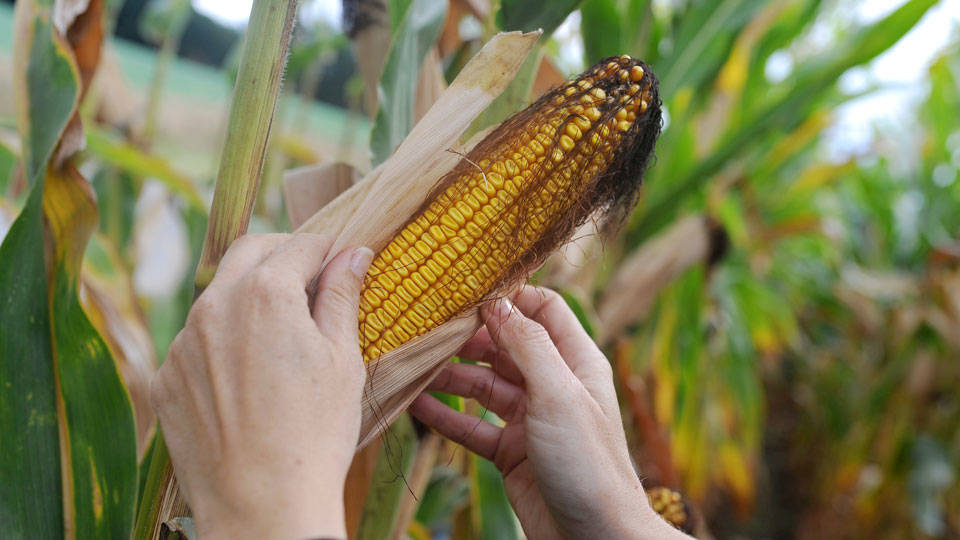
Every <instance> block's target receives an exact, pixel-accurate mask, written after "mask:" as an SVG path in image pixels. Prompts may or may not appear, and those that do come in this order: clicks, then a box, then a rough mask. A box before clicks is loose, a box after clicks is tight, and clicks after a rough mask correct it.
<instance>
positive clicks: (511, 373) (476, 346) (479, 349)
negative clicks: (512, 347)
mask: <svg viewBox="0 0 960 540" xmlns="http://www.w3.org/2000/svg"><path fill="white" fill-rule="evenodd" d="M457 356H458V357H460V358H463V359H466V360H472V361H474V362H483V363H486V364H490V366H491V367H493V370H494V371H496V372H497V373H499V374H500V375H502V376H503V377H504V378H506V379H507V380H508V381H510V382H512V383H513V384H516V385H518V386H522V385H523V375H522V374H521V373H520V370H519V369H517V365H516V364H514V363H513V360H511V359H510V355H509V354H507V353H506V351H503V350H501V349H500V346H499V345H497V344H496V343H494V341H493V339H491V338H490V332H489V331H488V330H487V327H486V326H481V327H480V329H479V330H477V333H476V334H475V335H474V336H473V337H472V338H470V340H469V341H467V342H466V343H465V344H464V345H463V347H461V348H460V351H459V352H457Z"/></svg>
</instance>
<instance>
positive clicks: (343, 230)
mask: <svg viewBox="0 0 960 540" xmlns="http://www.w3.org/2000/svg"><path fill="white" fill-rule="evenodd" d="M539 36H540V33H539V32H529V33H521V32H509V33H502V34H498V35H496V36H494V38H493V39H491V40H490V42H488V43H487V44H486V45H485V46H484V47H483V49H481V51H480V52H479V53H477V55H476V56H475V57H474V58H473V59H471V60H470V62H469V63H468V64H467V65H466V66H464V68H463V70H462V71H461V72H460V74H459V75H458V76H457V78H456V80H454V81H453V83H452V84H451V85H450V87H449V88H447V89H446V90H445V91H444V92H443V93H442V94H441V95H440V98H439V99H438V100H437V102H436V103H435V104H434V106H433V107H431V108H430V110H429V111H428V112H427V113H426V115H425V116H424V117H423V118H422V119H421V120H420V122H418V123H417V125H416V126H414V128H413V130H412V131H411V133H410V135H409V136H408V137H407V139H406V140H404V142H403V143H402V144H401V145H400V147H399V148H398V149H397V151H396V152H395V153H394V154H393V155H392V156H391V157H390V158H389V159H388V160H387V161H385V162H384V163H383V164H381V165H380V166H379V167H377V168H376V169H374V170H373V171H372V172H371V173H370V174H368V175H367V176H366V177H365V178H364V179H363V180H361V181H360V182H358V183H357V184H355V185H354V186H353V187H351V188H350V189H348V190H347V191H346V192H344V193H343V194H342V195H341V196H339V197H337V198H336V199H335V200H334V201H332V202H331V203H330V204H328V205H327V206H325V207H324V208H323V209H321V210H320V211H319V212H317V213H316V214H315V215H314V216H313V217H311V218H310V219H308V220H307V221H306V222H305V223H304V224H303V225H302V226H301V227H300V228H299V229H298V231H299V232H313V233H326V234H336V235H337V240H336V241H335V243H334V246H333V248H332V249H331V250H330V255H329V256H328V261H327V262H329V259H330V258H332V257H333V256H334V255H335V254H336V253H338V252H339V251H340V250H341V249H342V248H344V247H347V246H358V245H365V246H368V247H370V248H371V249H373V250H374V251H379V250H380V249H382V248H383V247H384V246H385V245H386V244H387V243H388V242H389V240H390V238H391V235H392V234H393V232H394V231H395V230H396V228H397V227H398V226H399V225H400V224H402V223H404V222H406V221H407V219H409V218H410V216H412V215H413V213H414V212H415V211H416V209H417V208H418V207H419V206H420V205H421V204H422V202H423V201H424V200H425V198H426V197H427V195H428V194H429V193H430V191H431V190H432V189H433V187H434V186H435V185H436V183H437V181H438V180H439V179H440V177H441V176H442V175H443V174H444V173H446V172H447V171H449V170H450V169H452V168H453V167H454V166H455V165H456V164H457V162H458V161H459V160H460V159H461V158H460V156H459V155H458V154H457V153H455V152H458V151H462V149H459V148H458V145H457V141H458V139H459V137H460V136H461V135H462V134H463V132H464V131H465V130H466V129H467V127H468V126H469V125H470V123H471V122H472V121H473V119H474V118H476V116H477V115H479V114H480V112H482V111H483V110H484V109H485V108H486V107H487V105H489V104H490V102H491V101H493V99H494V98H495V97H497V96H498V95H499V94H500V93H501V92H502V91H503V90H504V88H506V86H507V84H509V82H510V81H511V79H512V78H513V76H514V75H515V74H516V72H517V71H518V70H519V68H520V65H521V64H522V63H523V60H524V58H526V56H527V54H528V53H529V52H530V50H531V48H532V47H533V44H534V43H535V42H536V40H537V38H538V37H539ZM474 140H477V138H476V137H475V138H474ZM451 150H453V151H451ZM479 326H480V320H479V317H478V316H477V311H476V309H471V310H468V311H467V312H465V313H463V314H461V315H460V316H459V317H457V318H455V319H453V320H451V321H449V322H447V323H446V324H444V325H442V326H440V327H438V328H436V329H434V330H433V331H431V332H429V333H427V334H425V335H423V336H420V337H419V338H416V339H414V340H411V341H410V342H408V343H406V344H404V345H403V346H401V347H399V348H397V349H395V350H393V351H390V352H389V353H387V354H384V355H383V356H381V357H380V358H379V359H377V360H375V361H372V362H370V364H369V365H368V373H369V376H368V380H367V385H366V390H365V392H364V398H363V421H362V425H361V430H360V440H359V446H360V447H362V446H364V445H365V444H367V443H368V442H369V441H370V440H371V439H373V438H374V437H375V436H376V435H378V434H379V433H381V432H382V431H383V430H385V429H386V428H387V426H388V425H389V424H390V422H392V421H393V420H394V419H395V418H396V417H397V416H398V415H399V414H400V413H401V412H403V410H404V409H405V408H406V407H407V405H409V404H410V402H411V401H412V400H413V399H414V398H415V397H416V396H417V395H418V394H419V393H420V392H421V391H422V390H423V389H424V388H425V387H426V385H427V384H428V383H429V382H430V381H431V380H432V379H433V377H434V376H435V375H436V373H437V372H438V371H439V369H441V368H442V365H443V362H444V361H445V360H447V359H448V358H450V356H452V355H453V354H454V353H456V351H457V350H458V349H459V348H460V346H461V345H462V344H463V343H464V342H465V341H466V340H467V339H469V338H470V337H471V336H472V335H473V334H474V333H475V332H476V330H477V328H479Z"/></svg>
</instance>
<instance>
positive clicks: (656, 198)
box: [629, 0, 936, 243]
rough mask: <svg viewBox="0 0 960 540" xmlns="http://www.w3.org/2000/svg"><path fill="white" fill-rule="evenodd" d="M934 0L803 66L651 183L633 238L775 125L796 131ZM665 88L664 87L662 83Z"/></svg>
mask: <svg viewBox="0 0 960 540" xmlns="http://www.w3.org/2000/svg"><path fill="white" fill-rule="evenodd" d="M935 3H936V0H910V1H909V2H907V3H906V4H904V5H903V6H901V7H900V8H899V9H897V10H896V11H894V12H893V13H891V14H890V15H888V16H887V17H886V18H884V19H882V20H880V21H879V22H877V23H876V24H873V25H871V26H867V27H865V28H862V29H860V31H859V32H857V33H856V34H855V35H854V37H853V38H851V39H850V40H849V41H846V42H844V44H843V46H840V47H837V49H835V50H834V51H832V52H831V54H828V55H826V56H825V57H823V58H818V59H816V60H814V61H812V62H810V63H809V64H806V65H804V66H800V68H798V70H797V73H796V74H795V76H794V80H793V82H792V84H791V86H790V88H789V90H788V91H786V92H785V93H783V94H781V95H780V96H777V97H775V98H773V99H771V100H770V101H769V103H768V104H767V105H766V106H764V107H761V108H759V110H758V111H757V112H756V113H755V114H754V115H753V116H752V117H751V118H748V119H746V120H745V121H744V122H742V123H739V124H738V127H737V128H736V129H735V130H734V131H733V132H731V133H729V134H727V135H726V136H725V137H724V138H723V139H722V140H721V141H720V143H719V144H718V146H717V147H716V148H715V149H714V150H713V151H712V153H710V154H709V155H707V157H705V158H704V159H702V160H700V161H699V162H697V163H696V164H695V165H693V166H692V167H690V168H689V169H688V170H687V172H686V173H684V174H682V175H680V176H678V177H677V179H676V180H674V181H672V182H670V183H669V184H668V185H665V184H664V183H663V182H661V183H660V184H659V185H657V184H655V183H653V182H651V184H650V185H651V186H652V189H651V191H650V192H649V193H648V195H647V197H646V199H645V200H644V202H643V203H642V205H641V209H640V212H641V215H640V218H639V219H638V220H636V221H635V222H634V224H633V225H631V227H630V229H631V230H630V234H629V237H630V241H631V243H633V242H638V241H640V240H641V239H642V238H645V237H647V236H648V235H649V234H651V233H652V232H654V231H655V230H657V229H658V228H659V227H661V226H663V224H664V223H666V222H667V221H669V219H670V218H671V217H672V216H673V215H674V214H675V212H676V210H677V209H678V208H679V207H680V205H681V204H682V203H683V202H684V201H686V200H687V198H688V197H689V196H690V195H692V194H695V193H697V192H698V191H699V188H700V187H701V186H703V185H704V184H706V183H707V182H708V181H709V180H710V179H711V178H712V175H713V174H715V173H717V172H718V171H720V170H722V169H723V168H724V167H725V166H726V165H727V163H728V162H729V161H730V160H731V159H733V158H735V157H736V156H738V155H740V154H741V153H742V152H743V151H744V149H748V148H752V147H754V143H755V142H756V141H758V140H762V139H763V138H764V137H766V136H767V135H769V133H770V132H771V131H772V130H775V129H792V128H793V127H794V126H796V125H797V124H798V123H799V122H800V121H802V120H803V119H804V118H806V117H807V116H808V115H809V113H810V112H811V111H810V109H811V107H813V106H814V105H815V104H816V103H817V101H818V99H820V97H821V96H822V95H823V94H824V92H826V91H827V90H829V89H830V88H831V87H832V86H833V84H834V83H835V82H836V80H837V79H838V78H839V77H840V76H841V75H842V74H843V73H844V72H845V71H846V70H848V69H850V68H851V67H854V66H857V65H860V64H863V63H865V62H867V61H869V60H871V59H873V58H875V57H876V56H877V55H879V54H880V53H882V52H883V51H885V50H887V49H888V48H890V47H891V46H892V45H893V44H894V43H896V42H897V41H898V40H899V39H900V38H901V37H903V35H904V34H906V33H907V32H908V31H909V30H910V29H911V28H912V27H913V26H914V25H915V24H916V23H917V21H919V20H920V18H921V17H922V16H923V14H924V13H926V12H927V10H929V9H930V8H931V7H932V6H933V5H934V4H935ZM661 89H663V86H662V85H661Z"/></svg>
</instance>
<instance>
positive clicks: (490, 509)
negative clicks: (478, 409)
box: [470, 409, 520, 540]
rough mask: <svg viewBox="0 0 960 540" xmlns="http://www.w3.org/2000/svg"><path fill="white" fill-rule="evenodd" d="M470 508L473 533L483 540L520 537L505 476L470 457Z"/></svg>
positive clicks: (488, 416)
mask: <svg viewBox="0 0 960 540" xmlns="http://www.w3.org/2000/svg"><path fill="white" fill-rule="evenodd" d="M482 410H483V411H484V417H485V420H483V421H496V415H494V414H493V413H492V412H490V411H487V410H485V409H482ZM470 505H471V506H470V509H471V517H472V521H473V527H474V534H475V535H476V538H480V539H482V540H515V539H517V538H519V536H520V535H519V531H518V530H517V518H516V516H515V515H514V513H513V507H512V506H510V501H509V500H508V499H507V492H506V488H505V487H504V485H503V475H501V474H500V471H498V470H497V467H496V466H495V465H494V464H493V463H491V462H490V461H487V460H486V459H483V458H482V457H479V456H477V455H476V454H470Z"/></svg>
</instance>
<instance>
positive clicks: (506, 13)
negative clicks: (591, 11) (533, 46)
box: [497, 0, 582, 40]
mask: <svg viewBox="0 0 960 540" xmlns="http://www.w3.org/2000/svg"><path fill="white" fill-rule="evenodd" d="M581 1H582V0H549V1H545V2H529V1H526V0H502V1H501V2H500V11H498V12H497V26H498V27H500V29H501V30H504V31H510V30H522V31H524V32H532V31H534V30H537V29H538V28H539V29H541V30H543V37H542V38H541V40H545V39H546V38H548V37H550V35H551V34H553V31H554V30H556V29H557V27H558V26H560V24H562V23H563V21H564V20H565V19H566V18H567V16H568V15H570V13H572V12H573V10H575V9H577V7H578V6H579V5H580V2H581Z"/></svg>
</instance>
